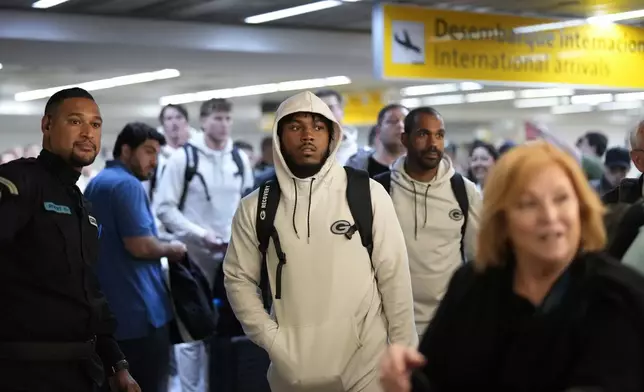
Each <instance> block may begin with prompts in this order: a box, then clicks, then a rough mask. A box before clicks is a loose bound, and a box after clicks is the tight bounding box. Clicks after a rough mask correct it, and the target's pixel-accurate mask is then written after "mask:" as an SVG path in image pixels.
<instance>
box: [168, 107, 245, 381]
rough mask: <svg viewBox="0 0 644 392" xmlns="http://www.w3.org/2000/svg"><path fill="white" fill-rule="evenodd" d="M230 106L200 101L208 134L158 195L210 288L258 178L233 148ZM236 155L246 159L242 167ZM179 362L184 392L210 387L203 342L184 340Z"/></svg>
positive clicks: (183, 156)
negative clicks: (246, 196) (234, 223)
mask: <svg viewBox="0 0 644 392" xmlns="http://www.w3.org/2000/svg"><path fill="white" fill-rule="evenodd" d="M231 110H232V104H231V103H230V102H228V101H226V100H223V99H212V100H210V101H206V102H204V103H203V104H202V105H201V110H200V117H201V125H202V128H203V133H202V134H201V135H199V136H197V137H194V138H193V139H192V140H191V141H190V143H189V144H187V145H186V146H184V148H181V149H179V150H177V151H176V152H175V153H174V154H173V155H172V156H171V157H170V159H169V160H168V161H167V163H166V168H165V172H164V174H163V176H162V177H161V183H160V184H159V190H158V195H157V214H158V217H159V219H160V220H161V223H163V225H164V226H165V227H166V228H167V229H168V230H169V231H170V232H172V234H173V235H174V236H175V238H176V239H178V240H179V241H181V242H183V243H185V244H186V246H187V247H188V254H189V255H190V257H191V258H192V259H193V260H194V261H195V263H196V264H197V265H199V267H201V269H202V272H203V274H204V276H205V277H206V278H207V279H208V281H209V283H210V285H211V287H212V285H213V282H214V279H215V271H216V270H217V266H218V265H220V264H219V263H221V261H222V259H223V255H224V253H225V251H226V247H227V244H228V242H229V241H230V230H231V224H232V220H233V215H234V213H235V210H236V209H237V206H238V205H239V201H240V200H241V195H242V193H243V192H245V190H246V189H248V188H252V186H253V182H254V179H253V172H252V167H251V165H250V162H249V160H248V157H247V156H246V154H245V153H244V152H243V151H241V150H237V151H236V152H235V151H234V150H233V141H232V139H231V137H230V133H231V128H232V118H231ZM235 154H238V157H239V158H241V161H242V162H241V166H242V167H241V168H240V167H239V165H238V163H236V162H235V160H236V158H235ZM188 168H193V173H194V174H193V175H192V176H191V178H190V181H186V173H187V169H188ZM184 186H185V187H186V188H185V193H184V192H183V190H184ZM177 362H178V364H179V376H180V378H181V383H182V385H183V390H184V392H186V391H191V392H192V391H205V388H206V384H207V382H206V380H207V375H206V369H207V362H208V361H207V355H206V352H205V346H204V345H203V343H202V342H194V343H186V344H183V345H181V348H180V350H178V354H177Z"/></svg>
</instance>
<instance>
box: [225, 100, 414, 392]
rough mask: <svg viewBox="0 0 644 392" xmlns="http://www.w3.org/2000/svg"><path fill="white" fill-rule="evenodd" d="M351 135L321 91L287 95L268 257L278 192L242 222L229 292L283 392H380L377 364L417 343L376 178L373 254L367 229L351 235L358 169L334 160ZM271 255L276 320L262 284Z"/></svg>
mask: <svg viewBox="0 0 644 392" xmlns="http://www.w3.org/2000/svg"><path fill="white" fill-rule="evenodd" d="M341 140H342V129H341V127H340V124H339V123H338V122H337V121H336V120H335V117H334V115H333V114H332V112H331V110H330V109H329V107H328V106H327V105H325V104H324V102H323V101H322V100H321V99H320V98H318V97H316V96H315V95H313V94H312V93H310V92H303V93H300V94H297V95H294V96H292V97H291V98H289V99H287V100H286V101H284V102H283V103H282V104H281V105H280V107H279V108H278V110H277V115H276V121H275V125H274V127H273V156H274V162H275V171H276V180H277V182H278V183H279V188H280V189H279V191H280V195H281V197H280V199H279V202H278V204H277V205H276V206H275V207H276V210H274V211H273V212H274V213H275V214H274V222H273V228H274V230H271V231H272V235H271V236H272V238H273V241H272V244H273V245H272V246H270V247H269V248H267V252H266V256H265V258H263V257H262V256H261V252H260V250H259V248H258V238H257V234H256V233H257V232H256V230H257V229H258V226H257V225H261V224H262V220H264V219H268V218H267V216H268V215H273V213H272V212H271V213H267V212H266V208H265V206H264V207H263V205H264V204H266V200H267V199H269V197H268V193H269V191H270V189H269V188H268V187H264V188H263V191H262V195H260V190H256V191H254V192H253V193H251V194H250V195H249V196H248V197H246V198H244V200H242V203H241V205H240V207H239V209H238V210H237V212H236V213H235V218H234V220H233V231H232V240H231V242H230V246H229V248H228V253H227V254H226V259H225V261H224V272H225V286H226V292H227V294H228V299H229V300H230V304H231V305H232V308H233V310H234V312H235V315H236V316H237V318H238V319H239V321H240V323H241V324H242V326H243V328H244V331H245V332H246V334H247V335H248V337H249V338H250V339H251V340H252V341H253V342H255V343H256V344H258V345H259V346H260V347H262V348H264V349H265V350H266V351H267V353H268V355H269V357H270V359H271V362H272V364H271V368H270V369H269V371H268V379H269V383H270V387H271V390H273V391H280V392H294V391H338V392H358V391H360V392H377V391H380V385H379V383H378V377H377V370H376V368H377V361H378V357H379V356H380V354H381V353H382V351H383V350H384V349H385V348H386V346H387V343H388V342H389V343H395V342H400V344H402V345H405V346H411V347H413V346H415V344H416V342H417V338H418V337H417V336H416V333H415V331H414V325H413V324H414V322H413V314H412V313H413V309H412V297H411V286H410V278H409V266H408V264H407V252H406V251H405V243H404V238H403V236H402V232H401V231H400V226H399V225H398V222H397V218H396V214H395V211H394V209H393V206H392V203H391V200H390V198H389V197H388V196H387V194H386V193H385V192H384V190H383V189H382V187H380V186H379V185H378V184H376V183H375V181H373V180H369V179H366V180H367V185H368V186H369V190H370V194H371V203H372V204H371V205H372V212H373V224H372V230H371V231H372V232H373V248H372V252H371V257H370V254H369V251H368V249H367V247H366V246H365V245H364V244H363V243H362V241H361V238H360V237H361V236H360V235H355V236H353V235H349V230H348V229H349V228H350V226H351V225H352V224H351V223H350V222H349V221H354V222H356V220H357V219H356V218H355V217H354V216H353V213H352V211H351V210H352V208H351V205H350V203H349V201H348V196H347V187H348V184H349V180H348V178H349V176H348V175H347V173H346V172H345V169H343V168H342V166H341V165H340V164H339V163H338V162H337V160H336V156H335V155H336V153H337V151H338V149H339V148H340V147H339V144H340V141H341ZM267 186H271V185H267ZM274 189H275V188H274ZM258 204H259V205H258ZM258 211H259V214H258ZM353 225H354V226H351V227H354V229H355V227H356V223H353ZM260 227H261V226H260ZM352 233H353V232H352ZM280 244H281V245H280ZM278 248H281V251H280V250H278ZM263 259H265V260H263ZM264 262H265V266H266V269H265V271H267V272H268V274H267V275H268V277H267V280H264V281H263V282H264V283H267V281H268V283H269V285H270V291H271V293H272V294H273V295H272V298H273V306H272V307H273V309H272V311H271V315H269V314H268V313H267V311H266V310H265V308H264V303H263V301H262V297H261V295H260V294H259V291H260V290H258V288H259V287H260V280H261V279H262V278H261V275H262V272H261V271H262V268H263V267H262V265H263V263H264ZM261 286H263V285H261ZM262 288H263V287H262Z"/></svg>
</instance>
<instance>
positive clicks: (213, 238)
mask: <svg viewBox="0 0 644 392" xmlns="http://www.w3.org/2000/svg"><path fill="white" fill-rule="evenodd" d="M203 242H204V245H205V246H206V248H208V249H210V250H212V251H217V250H220V249H221V247H222V246H223V244H224V240H223V239H222V238H221V237H220V236H218V235H217V234H215V233H213V232H212V231H209V232H208V233H207V234H206V235H205V236H204V237H203Z"/></svg>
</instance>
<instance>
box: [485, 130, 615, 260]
mask: <svg viewBox="0 0 644 392" xmlns="http://www.w3.org/2000/svg"><path fill="white" fill-rule="evenodd" d="M548 165H557V166H558V167H560V168H561V169H563V171H564V172H565V173H566V174H567V175H568V178H569V179H570V181H571V182H572V185H573V188H574V189H575V193H576V194H577V197H578V199H579V214H580V218H581V249H583V250H584V251H598V250H601V249H603V248H604V246H605V245H606V231H605V229H604V220H603V217H604V206H603V204H602V202H601V200H600V199H599V197H598V196H597V194H596V193H595V191H594V190H593V189H592V188H591V187H590V184H589V183H588V180H587V179H586V176H585V175H584V173H583V171H582V169H581V167H580V165H579V163H578V162H577V161H576V160H575V159H574V158H573V157H572V156H570V155H568V154H567V153H566V152H564V151H562V150H561V149H559V148H557V147H555V146H553V145H551V144H549V143H547V142H543V141H538V142H531V143H527V144H524V145H521V146H517V147H515V148H513V149H511V150H510V151H508V152H507V153H506V154H504V155H503V156H502V157H501V158H500V159H499V161H498V162H497V163H496V164H495V165H494V167H493V169H492V171H491V172H490V175H489V176H488V178H487V180H486V183H485V197H484V198H483V212H482V214H481V223H480V229H479V233H478V247H477V254H476V259H475V267H476V268H477V269H478V270H483V269H485V268H486V267H489V266H500V265H503V263H504V261H505V259H507V257H508V252H509V251H510V244H509V236H508V230H507V222H506V219H505V213H506V211H507V210H508V209H509V208H510V206H512V205H513V204H515V203H516V202H517V200H518V198H519V197H521V194H522V193H523V191H524V190H525V188H526V186H527V184H528V182H529V181H530V180H531V179H532V178H534V176H535V175H536V174H537V173H538V172H540V171H543V169H544V167H547V166H548Z"/></svg>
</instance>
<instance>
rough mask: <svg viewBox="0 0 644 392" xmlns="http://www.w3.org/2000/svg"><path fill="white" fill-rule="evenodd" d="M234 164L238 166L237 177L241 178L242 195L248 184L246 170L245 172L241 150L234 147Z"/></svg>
mask: <svg viewBox="0 0 644 392" xmlns="http://www.w3.org/2000/svg"><path fill="white" fill-rule="evenodd" d="M232 154H233V162H235V165H236V166H237V173H235V177H241V180H242V181H241V193H242V194H243V193H244V185H245V184H246V170H244V160H243V159H242V157H241V155H240V154H239V148H236V147H233V152H232Z"/></svg>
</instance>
